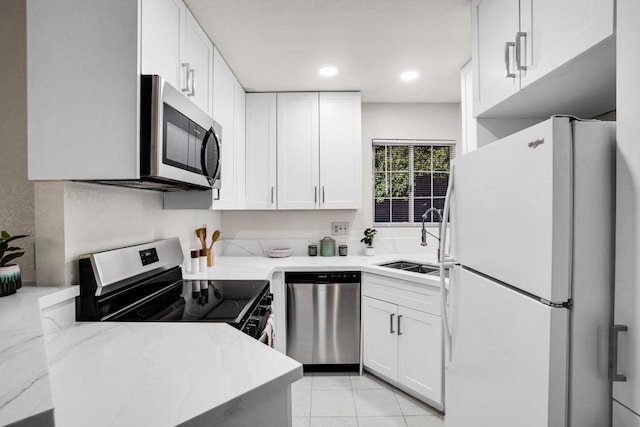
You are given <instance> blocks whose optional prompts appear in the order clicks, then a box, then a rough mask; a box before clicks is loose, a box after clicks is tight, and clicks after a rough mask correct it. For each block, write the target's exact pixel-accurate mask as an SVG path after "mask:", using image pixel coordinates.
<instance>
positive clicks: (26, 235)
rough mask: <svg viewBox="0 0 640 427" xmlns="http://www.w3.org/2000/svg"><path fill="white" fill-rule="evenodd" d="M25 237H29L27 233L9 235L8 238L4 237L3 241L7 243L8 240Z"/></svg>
mask: <svg viewBox="0 0 640 427" xmlns="http://www.w3.org/2000/svg"><path fill="white" fill-rule="evenodd" d="M25 237H29V235H28V234H20V235H18V236H11V237H9V238H8V239H5V240H4V242H5V243H9V242H12V241H14V240H17V239H24V238H25Z"/></svg>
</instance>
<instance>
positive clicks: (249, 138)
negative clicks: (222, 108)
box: [245, 93, 277, 209]
mask: <svg viewBox="0 0 640 427" xmlns="http://www.w3.org/2000/svg"><path fill="white" fill-rule="evenodd" d="M246 108H247V109H246V117H247V123H246V156H245V158H246V161H245V165H246V172H245V176H246V198H245V201H246V208H247V209H276V206H277V204H276V197H277V194H276V94H275V93H248V94H247V107H246Z"/></svg>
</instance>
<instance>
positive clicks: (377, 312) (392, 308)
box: [362, 273, 444, 410]
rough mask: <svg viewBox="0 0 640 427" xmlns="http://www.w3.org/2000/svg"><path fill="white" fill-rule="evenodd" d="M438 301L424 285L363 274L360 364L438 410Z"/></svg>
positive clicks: (440, 358) (434, 291)
mask: <svg viewBox="0 0 640 427" xmlns="http://www.w3.org/2000/svg"><path fill="white" fill-rule="evenodd" d="M438 297H439V291H438V290H437V288H434V287H432V286H429V285H426V284H419V283H413V282H408V281H404V280H398V279H392V278H388V277H384V276H378V275H373V274H368V273H367V274H363V279H362V331H363V332H362V339H363V358H362V360H363V365H364V367H365V368H366V369H367V370H368V371H369V372H371V373H373V374H375V375H379V376H380V377H382V378H384V379H385V380H387V381H389V382H390V383H391V384H393V385H395V386H397V387H398V388H400V389H402V390H404V391H406V392H408V393H410V394H412V395H414V396H416V397H418V398H420V399H421V400H423V401H425V402H427V403H429V404H430V405H432V406H433V407H435V408H437V409H439V410H443V409H444V405H443V376H444V374H443V342H442V320H441V317H440V312H439V306H437V305H436V304H435V302H436V301H438ZM408 306H411V307H408Z"/></svg>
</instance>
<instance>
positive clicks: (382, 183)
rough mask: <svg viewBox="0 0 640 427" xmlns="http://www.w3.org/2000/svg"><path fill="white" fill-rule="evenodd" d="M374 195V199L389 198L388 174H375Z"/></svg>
mask: <svg viewBox="0 0 640 427" xmlns="http://www.w3.org/2000/svg"><path fill="white" fill-rule="evenodd" d="M374 179H375V189H374V191H375V194H374V197H375V198H376V199H378V198H381V197H389V195H390V194H389V193H390V191H389V174H388V173H384V172H382V173H376V174H375V178H374Z"/></svg>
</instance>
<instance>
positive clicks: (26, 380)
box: [0, 286, 60, 425]
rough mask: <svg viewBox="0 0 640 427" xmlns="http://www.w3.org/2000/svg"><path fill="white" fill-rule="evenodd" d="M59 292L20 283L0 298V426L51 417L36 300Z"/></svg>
mask: <svg viewBox="0 0 640 427" xmlns="http://www.w3.org/2000/svg"><path fill="white" fill-rule="evenodd" d="M59 291H60V288H55V287H36V286H23V287H22V288H21V289H19V290H18V292H17V293H16V294H14V295H9V296H6V297H2V298H0V373H1V375H0V378H2V380H0V425H5V424H10V423H13V422H15V421H19V420H22V419H24V418H28V417H33V416H37V415H38V414H49V415H48V416H49V418H50V423H49V424H50V425H52V419H53V413H52V412H53V402H52V399H51V381H50V377H49V370H48V367H47V355H46V352H45V345H44V336H43V332H42V326H41V323H40V306H39V300H40V299H41V298H43V297H47V296H50V295H52V294H54V293H57V292H59Z"/></svg>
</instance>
